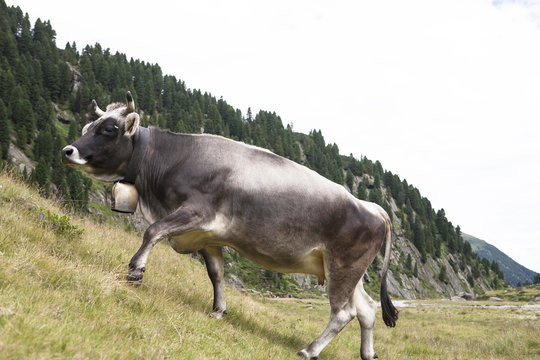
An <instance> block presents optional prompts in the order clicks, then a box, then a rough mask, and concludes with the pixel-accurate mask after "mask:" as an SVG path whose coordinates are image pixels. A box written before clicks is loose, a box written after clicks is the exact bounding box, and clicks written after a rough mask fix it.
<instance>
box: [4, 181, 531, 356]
mask: <svg viewBox="0 0 540 360" xmlns="http://www.w3.org/2000/svg"><path fill="white" fill-rule="evenodd" d="M0 185H1V186H2V187H1V188H0V264H1V266H0V354H1V355H0V357H1V358H3V359H4V358H5V359H165V358H170V359H295V358H296V356H295V354H296V352H297V351H298V350H300V349H301V348H303V347H304V346H305V345H307V344H308V343H309V342H310V341H311V340H313V338H315V337H316V336H317V335H318V334H319V332H320V331H321V330H322V329H323V328H324V326H325V325H326V322H327V319H328V305H327V303H325V302H324V301H322V300H296V299H287V300H274V299H266V298H258V297H250V296H247V295H244V294H242V293H239V292H237V291H234V290H231V289H227V290H226V295H227V299H228V304H229V314H228V315H227V316H226V317H225V318H224V319H223V320H214V319H211V318H210V317H209V314H210V310H211V305H212V292H211V286H210V281H209V280H208V278H207V275H206V271H205V269H204V268H203V266H202V265H201V264H200V263H199V262H197V261H195V260H193V259H191V258H190V257H189V256H181V255H178V254H176V253H175V252H174V251H173V250H172V249H170V248H169V247H168V246H165V245H163V246H160V245H158V246H157V247H156V248H155V249H154V251H153V253H152V255H151V256H150V258H149V262H148V264H147V269H148V270H147V272H146V273H145V280H144V284H143V285H142V286H141V287H138V288H134V287H132V286H130V285H128V284H127V283H126V282H125V280H124V276H125V272H126V270H127V264H128V262H129V260H130V258H131V256H132V255H133V254H134V252H135V251H136V250H137V248H138V246H139V244H140V238H139V237H138V236H135V235H134V234H129V233H126V232H124V231H121V230H118V229H115V228H110V227H108V226H103V225H99V224H95V223H90V222H88V221H87V220H85V219H81V218H77V217H74V218H71V219H70V218H67V217H64V216H65V215H66V214H65V213H64V212H63V211H62V209H61V208H60V207H59V206H58V205H57V204H55V203H54V202H52V201H49V200H45V199H42V198H40V197H39V196H38V195H37V192H35V191H34V190H33V189H31V188H29V187H27V186H25V185H21V184H20V183H18V182H17V181H15V180H14V179H13V178H11V177H9V176H6V175H5V174H2V175H0ZM44 209H47V210H49V212H50V213H51V214H56V215H57V219H64V221H68V223H69V225H71V226H74V227H76V229H82V230H83V232H82V234H81V235H79V236H76V235H73V234H74V233H73V232H69V231H67V230H66V228H65V227H61V226H55V223H54V221H49V223H46V221H45V220H44V218H43V217H40V215H43V210H44ZM47 216H48V215H47ZM57 221H58V220H57ZM51 222H52V223H51ZM72 230H73V229H72ZM68 234H69V235H68ZM444 305H445V304H444V303H441V302H427V303H425V305H421V306H418V307H416V308H406V309H402V310H401V314H400V320H399V322H398V325H397V328H395V329H387V328H385V327H384V324H383V322H382V320H381V319H380V311H379V313H378V314H377V316H378V318H377V325H376V331H375V348H376V351H377V352H378V354H379V356H380V358H381V359H509V358H512V359H538V358H539V357H540V344H539V333H540V322H539V319H538V315H539V314H538V309H536V310H534V309H530V310H522V309H515V308H514V309H477V308H461V307H445V306H444ZM359 346H360V332H359V327H358V324H357V322H356V321H354V322H351V324H349V325H348V326H347V327H346V328H345V330H344V331H343V332H342V333H341V334H340V335H339V336H338V337H337V338H336V339H335V340H334V341H333V342H332V343H331V344H330V345H329V346H328V347H327V348H326V349H325V350H324V351H323V353H322V354H321V357H320V358H321V359H354V358H359Z"/></svg>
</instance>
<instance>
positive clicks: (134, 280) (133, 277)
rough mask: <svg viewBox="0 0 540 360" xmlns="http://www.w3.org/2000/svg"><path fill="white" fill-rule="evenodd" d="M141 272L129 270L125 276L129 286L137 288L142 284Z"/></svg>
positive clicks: (140, 270) (139, 270)
mask: <svg viewBox="0 0 540 360" xmlns="http://www.w3.org/2000/svg"><path fill="white" fill-rule="evenodd" d="M143 271H144V270H142V269H129V271H128V274H127V276H126V279H127V281H128V282H129V283H130V284H131V285H135V286H139V285H141V284H142V279H143Z"/></svg>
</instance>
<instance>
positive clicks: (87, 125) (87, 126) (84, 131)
mask: <svg viewBox="0 0 540 360" xmlns="http://www.w3.org/2000/svg"><path fill="white" fill-rule="evenodd" d="M90 125H92V123H91V122H89V123H88V124H86V125H84V127H83V128H82V130H81V133H82V134H83V135H84V134H86V132H87V131H88V128H89V127H90Z"/></svg>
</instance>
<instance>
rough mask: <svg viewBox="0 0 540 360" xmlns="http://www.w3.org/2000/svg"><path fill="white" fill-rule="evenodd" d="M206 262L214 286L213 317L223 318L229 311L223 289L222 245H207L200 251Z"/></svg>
mask: <svg viewBox="0 0 540 360" xmlns="http://www.w3.org/2000/svg"><path fill="white" fill-rule="evenodd" d="M200 252H201V253H202V255H203V257H204V261H205V262H206V270H207V271H208V276H209V277H210V280H211V281H212V286H213V287H214V306H213V309H212V315H211V316H212V317H215V318H216V319H221V318H222V317H223V314H226V313H227V305H226V303H225V292H224V289H223V281H224V280H223V251H222V248H221V247H207V248H204V249H202V250H201V251H200Z"/></svg>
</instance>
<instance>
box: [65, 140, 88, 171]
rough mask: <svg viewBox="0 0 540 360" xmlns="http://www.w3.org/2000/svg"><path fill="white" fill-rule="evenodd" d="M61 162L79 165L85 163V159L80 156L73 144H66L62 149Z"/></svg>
mask: <svg viewBox="0 0 540 360" xmlns="http://www.w3.org/2000/svg"><path fill="white" fill-rule="evenodd" d="M62 162H63V163H64V164H66V165H68V166H81V165H86V163H87V161H86V160H85V159H83V158H81V155H80V154H79V150H78V149H77V148H76V147H75V146H73V145H68V146H66V147H65V148H63V149H62Z"/></svg>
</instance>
